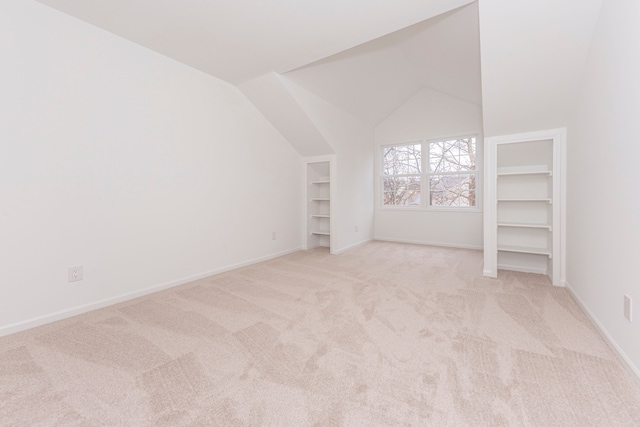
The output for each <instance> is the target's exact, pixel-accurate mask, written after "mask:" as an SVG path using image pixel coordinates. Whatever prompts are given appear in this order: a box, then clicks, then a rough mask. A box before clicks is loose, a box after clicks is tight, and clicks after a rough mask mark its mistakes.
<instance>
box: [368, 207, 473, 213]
mask: <svg viewBox="0 0 640 427" xmlns="http://www.w3.org/2000/svg"><path fill="white" fill-rule="evenodd" d="M376 210H378V211H388V212H460V213H475V214H477V213H482V209H480V208H423V207H417V206H416V207H409V206H407V207H402V206H384V207H381V206H378V208H377V209H376Z"/></svg>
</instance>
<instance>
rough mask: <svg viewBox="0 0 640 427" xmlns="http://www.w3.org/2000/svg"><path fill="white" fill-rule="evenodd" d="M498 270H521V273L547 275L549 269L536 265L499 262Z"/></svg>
mask: <svg viewBox="0 0 640 427" xmlns="http://www.w3.org/2000/svg"><path fill="white" fill-rule="evenodd" d="M498 270H509V271H519V272H520V273H534V274H542V275H545V276H546V275H547V270H546V269H542V268H535V267H523V266H520V265H509V264H498Z"/></svg>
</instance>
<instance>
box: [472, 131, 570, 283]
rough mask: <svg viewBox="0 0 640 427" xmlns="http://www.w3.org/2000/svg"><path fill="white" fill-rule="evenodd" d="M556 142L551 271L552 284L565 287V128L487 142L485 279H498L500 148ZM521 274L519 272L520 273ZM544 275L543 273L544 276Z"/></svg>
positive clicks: (501, 137)
mask: <svg viewBox="0 0 640 427" xmlns="http://www.w3.org/2000/svg"><path fill="white" fill-rule="evenodd" d="M549 139H551V140H552V141H553V148H552V149H553V165H552V171H551V172H552V174H551V176H553V177H554V178H553V182H552V185H553V188H552V198H553V199H552V201H553V203H552V207H551V209H552V212H553V214H552V224H551V226H552V228H551V229H552V231H553V232H552V248H553V249H552V254H553V258H552V261H551V262H552V266H553V268H552V271H551V281H552V283H553V284H554V285H555V286H562V283H563V281H564V279H565V274H566V273H565V270H566V268H565V267H566V265H565V264H566V261H565V260H566V256H565V255H566V230H565V225H566V210H565V203H566V176H565V168H566V164H565V155H566V139H567V130H566V128H557V129H549V130H542V131H537V132H526V133H519V134H513V135H501V136H494V137H489V138H485V141H484V142H485V143H484V150H485V152H484V153H485V160H484V166H485V173H484V175H485V182H484V197H485V200H487V201H488V203H487V204H486V206H485V209H484V251H485V255H484V265H485V270H484V271H485V273H484V274H485V275H486V276H490V277H496V275H497V270H498V268H499V267H498V265H497V263H498V259H497V250H498V249H497V240H498V239H497V231H496V230H497V201H498V199H497V176H498V173H497V147H498V145H501V144H515V143H520V142H532V141H541V140H549ZM519 271H520V270H519ZM543 274H544V273H543Z"/></svg>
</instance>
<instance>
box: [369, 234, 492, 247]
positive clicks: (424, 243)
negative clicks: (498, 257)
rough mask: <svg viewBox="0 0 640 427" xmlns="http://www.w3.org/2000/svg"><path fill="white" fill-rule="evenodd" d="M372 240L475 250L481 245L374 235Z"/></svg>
mask: <svg viewBox="0 0 640 427" xmlns="http://www.w3.org/2000/svg"><path fill="white" fill-rule="evenodd" d="M373 240H379V241H381V242H393V243H408V244H411V245H424V246H440V247H443V248H458V249H473V250H477V251H481V250H482V246H476V245H460V244H455V243H441V242H425V241H419V240H409V239H397V238H395V237H379V236H376V237H374V238H373Z"/></svg>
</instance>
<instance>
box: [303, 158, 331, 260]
mask: <svg viewBox="0 0 640 427" xmlns="http://www.w3.org/2000/svg"><path fill="white" fill-rule="evenodd" d="M324 162H328V163H329V200H330V205H329V230H330V231H331V234H330V235H329V252H330V253H332V254H333V253H334V250H333V248H334V247H335V244H336V243H335V242H336V236H335V234H336V233H335V230H336V219H335V218H336V212H338V173H337V157H336V155H335V154H327V155H322V156H310V157H303V158H302V169H303V170H302V176H303V180H302V185H303V189H302V194H303V195H304V197H303V201H304V205H303V207H302V212H303V215H304V216H303V218H302V239H303V241H302V248H303V249H304V250H308V249H313V248H316V247H318V246H322V245H310V244H309V235H310V233H309V229H308V219H309V217H310V212H309V204H308V196H307V194H308V193H307V192H308V188H307V187H308V186H309V180H308V176H307V174H308V165H309V164H311V163H324Z"/></svg>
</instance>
